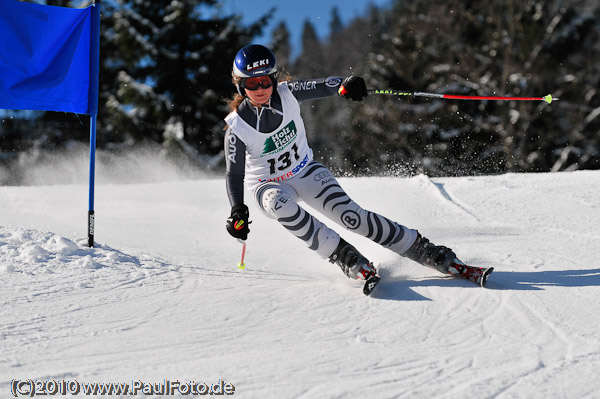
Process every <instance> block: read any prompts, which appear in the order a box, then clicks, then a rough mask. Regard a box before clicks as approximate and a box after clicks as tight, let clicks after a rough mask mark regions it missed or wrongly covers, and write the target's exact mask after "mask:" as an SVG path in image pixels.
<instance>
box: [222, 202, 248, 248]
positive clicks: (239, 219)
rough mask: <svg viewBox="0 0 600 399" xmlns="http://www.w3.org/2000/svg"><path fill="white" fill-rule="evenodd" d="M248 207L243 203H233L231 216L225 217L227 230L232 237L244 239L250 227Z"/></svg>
mask: <svg viewBox="0 0 600 399" xmlns="http://www.w3.org/2000/svg"><path fill="white" fill-rule="evenodd" d="M248 215H249V213H248V207H247V206H246V205H244V204H240V205H235V206H234V207H233V208H231V216H230V217H229V218H228V219H227V225H226V227H227V232H228V233H229V234H231V236H232V237H235V238H239V239H242V240H246V239H247V238H248V233H249V232H250V229H249V228H248V225H249V224H250V223H251V222H249V221H248Z"/></svg>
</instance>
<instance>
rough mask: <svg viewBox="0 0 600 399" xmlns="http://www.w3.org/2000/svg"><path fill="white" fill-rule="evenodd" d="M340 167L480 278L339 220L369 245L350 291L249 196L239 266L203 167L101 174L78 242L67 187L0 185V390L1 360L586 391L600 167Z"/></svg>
mask: <svg viewBox="0 0 600 399" xmlns="http://www.w3.org/2000/svg"><path fill="white" fill-rule="evenodd" d="M340 183H341V184H342V186H343V187H344V188H345V189H346V190H347V192H348V193H349V194H350V195H351V197H353V199H355V200H356V201H357V202H358V203H359V204H361V205H362V206H364V207H365V208H367V209H369V210H372V211H376V212H380V213H381V214H383V215H385V216H387V217H390V218H393V219H395V220H397V221H398V222H400V223H403V224H405V225H407V226H408V227H413V228H418V229H419V230H420V231H421V232H422V233H423V234H424V235H425V236H427V237H428V238H430V239H431V240H432V241H433V242H435V243H437V244H443V245H448V246H450V247H452V248H453V249H454V250H455V252H456V253H457V254H458V255H459V257H460V258H461V259H463V260H464V261H465V262H467V263H470V264H474V265H482V266H494V267H495V271H494V273H493V274H492V276H491V278H490V281H489V283H488V287H487V288H486V289H481V288H479V287H477V286H475V285H473V284H472V283H470V282H468V281H464V280H458V279H454V278H451V277H447V276H443V275H440V274H439V273H437V272H435V271H432V270H430V269H427V268H423V267H421V266H419V265H416V264H414V263H412V262H410V261H408V260H406V259H404V258H401V257H399V256H397V255H395V254H393V253H391V252H389V251H387V250H385V249H382V248H380V247H379V246H377V245H376V244H373V243H371V242H370V241H368V240H367V239H364V238H362V237H357V236H355V235H352V234H351V233H348V232H344V231H341V229H340V228H337V230H338V231H340V232H341V233H342V235H343V236H344V237H345V238H346V239H348V240H349V241H351V242H353V243H354V244H355V245H356V246H357V247H358V248H359V249H360V250H361V252H363V253H365V254H366V255H367V256H368V257H369V258H371V259H372V260H374V261H375V263H378V264H379V270H380V274H381V275H382V277H383V279H382V281H381V283H380V284H379V286H378V288H377V290H376V291H375V292H374V293H373V295H372V297H365V296H364V295H362V292H361V289H360V287H361V284H360V283H357V282H351V281H349V280H347V279H346V278H344V277H343V275H342V274H341V272H340V271H339V270H337V268H336V267H334V266H332V265H331V264H329V263H328V262H327V261H324V260H321V259H319V258H318V257H316V256H315V255H314V254H312V253H311V252H310V251H308V250H307V249H306V248H305V247H304V246H303V245H302V244H301V243H299V242H297V239H295V238H294V237H292V236H291V235H289V234H287V233H286V232H285V230H283V229H282V228H281V227H280V226H279V225H278V224H277V222H275V221H272V220H267V219H266V218H264V217H262V215H259V214H258V212H257V210H256V208H255V207H253V206H252V205H250V206H251V208H250V209H251V210H250V212H251V219H252V220H253V224H252V225H251V230H252V232H251V234H250V239H249V240H248V251H247V254H246V264H247V268H246V270H243V271H240V270H238V269H237V268H236V267H235V265H236V263H237V262H238V261H239V255H240V251H241V246H240V245H239V244H238V243H237V242H236V241H235V240H233V239H231V238H230V237H229V236H228V235H227V233H226V232H225V229H224V228H223V225H224V219H225V217H226V216H227V215H228V212H229V209H228V206H227V200H226V197H225V194H224V182H223V181H222V180H220V179H215V180H201V181H188V182H171V183H153V184H140V185H101V186H99V187H98V188H97V209H96V214H97V216H96V238H97V241H98V244H97V245H96V247H95V248H87V246H86V243H87V240H86V239H85V238H83V234H81V231H82V230H83V229H84V228H85V225H84V222H85V212H86V209H85V205H86V203H85V189H86V188H85V187H84V186H46V187H1V188H0V216H1V217H2V219H0V220H2V224H0V304H1V307H0V353H1V354H2V355H1V356H0V376H1V378H0V397H9V392H10V383H11V380H12V379H13V378H19V379H26V378H32V379H68V380H73V379H76V380H78V381H81V382H129V381H132V380H143V381H145V382H160V381H163V380H164V379H165V378H169V379H173V380H176V379H179V380H182V381H186V380H194V381H204V382H207V383H212V382H216V381H218V380H219V379H224V380H225V381H227V382H230V383H232V384H233V385H234V386H235V387H236V392H235V395H234V396H235V397H241V398H315V397H319V398H354V397H377V398H421V397H436V398H456V397H472V398H547V397H565V398H567V397H568V398H572V397H577V398H593V397H597V396H596V395H597V392H600V383H599V382H598V380H597V378H596V375H597V370H598V368H599V367H600V338H598V334H597V331H598V325H600V316H599V314H600V305H598V304H597V303H598V301H597V299H598V294H599V291H600V288H599V287H600V264H599V263H598V261H597V257H596V248H597V246H598V242H600V235H599V234H598V232H597V226H598V222H599V221H600V207H599V205H598V200H597V199H598V198H600V173H598V172H591V171H590V172H576V173H563V174H535V175H513V174H508V175H501V176H491V177H469V178H466V177H465V178H435V179H429V178H426V177H424V176H417V177H414V178H406V179H399V178H355V179H351V178H346V179H340ZM315 214H317V215H318V212H315ZM324 221H325V222H326V223H328V224H329V225H331V226H332V227H333V226H334V223H332V222H330V221H327V220H324ZM113 397H119V396H113ZM123 397H131V396H123ZM140 397H141V396H140Z"/></svg>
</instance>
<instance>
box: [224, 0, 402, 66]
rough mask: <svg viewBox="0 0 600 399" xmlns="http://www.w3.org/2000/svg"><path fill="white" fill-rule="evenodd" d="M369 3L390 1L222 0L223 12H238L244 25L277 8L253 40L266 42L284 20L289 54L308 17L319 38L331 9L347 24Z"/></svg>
mask: <svg viewBox="0 0 600 399" xmlns="http://www.w3.org/2000/svg"><path fill="white" fill-rule="evenodd" d="M369 4H373V5H375V6H378V7H387V6H389V5H390V4H391V0H369V1H365V0H280V1H275V0H252V1H250V0H222V5H223V12H225V13H227V14H233V13H235V14H241V15H243V19H242V21H243V22H244V23H245V24H248V23H251V22H254V21H256V20H257V19H258V18H259V17H261V16H262V15H263V14H265V13H266V12H267V11H268V10H269V9H270V8H271V7H276V8H277V11H276V12H275V17H274V19H273V21H272V22H270V23H269V25H267V27H266V29H265V31H264V35H263V36H261V37H260V38H257V39H256V40H255V42H256V43H258V44H264V45H268V44H269V43H270V41H271V33H272V31H273V29H275V27H276V26H277V25H278V24H279V23H280V22H281V21H284V22H285V23H286V25H287V28H288V30H289V31H290V35H291V39H290V41H291V45H292V57H294V56H296V55H298V53H299V52H300V50H301V37H302V27H303V25H304V21H305V20H309V21H310V22H311V23H312V24H313V26H314V27H315V30H316V31H317V34H318V35H319V37H320V38H324V37H326V36H327V35H328V34H329V23H330V22H331V9H332V8H333V7H336V6H337V8H338V11H339V15H340V18H341V19H342V23H343V24H344V25H347V24H348V23H349V22H350V21H351V20H353V19H354V18H356V17H358V16H362V15H366V14H365V13H366V10H367V9H368V6H369Z"/></svg>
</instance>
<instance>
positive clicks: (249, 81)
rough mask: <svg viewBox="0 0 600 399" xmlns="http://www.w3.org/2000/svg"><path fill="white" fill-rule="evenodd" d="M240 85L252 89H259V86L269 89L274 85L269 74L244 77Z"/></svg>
mask: <svg viewBox="0 0 600 399" xmlns="http://www.w3.org/2000/svg"><path fill="white" fill-rule="evenodd" d="M240 86H242V87H243V88H244V89H246V90H251V91H254V90H258V89H259V87H262V88H263V89H268V88H269V87H271V86H273V79H272V78H271V76H269V75H264V76H257V77H255V78H245V79H242V82H241V83H240Z"/></svg>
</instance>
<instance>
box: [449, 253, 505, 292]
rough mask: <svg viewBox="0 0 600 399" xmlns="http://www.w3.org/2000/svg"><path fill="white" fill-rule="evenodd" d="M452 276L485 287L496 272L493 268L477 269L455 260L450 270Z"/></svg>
mask: <svg viewBox="0 0 600 399" xmlns="http://www.w3.org/2000/svg"><path fill="white" fill-rule="evenodd" d="M448 271H449V272H450V274H452V275H453V276H456V277H461V278H464V279H467V280H469V281H471V282H473V283H475V284H477V285H479V286H481V287H485V284H486V283H487V280H488V278H489V277H490V275H491V274H492V272H493V271H494V268H493V267H487V268H486V267H476V266H469V265H465V264H464V263H462V262H461V261H460V260H458V259H455V260H454V262H452V264H451V265H450V267H449V268H448Z"/></svg>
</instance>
